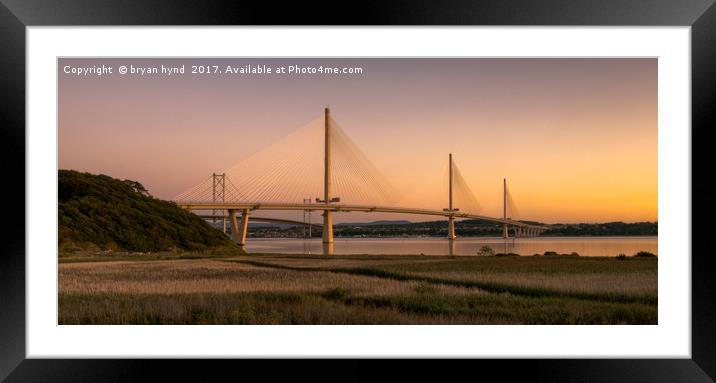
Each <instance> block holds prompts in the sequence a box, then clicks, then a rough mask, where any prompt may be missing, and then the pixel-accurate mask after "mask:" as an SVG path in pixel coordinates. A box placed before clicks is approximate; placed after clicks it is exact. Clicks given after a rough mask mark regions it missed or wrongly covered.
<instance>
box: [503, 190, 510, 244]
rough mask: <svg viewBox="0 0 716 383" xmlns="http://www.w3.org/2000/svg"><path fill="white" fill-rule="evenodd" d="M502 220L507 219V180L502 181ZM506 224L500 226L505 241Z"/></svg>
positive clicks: (507, 235) (506, 233)
mask: <svg viewBox="0 0 716 383" xmlns="http://www.w3.org/2000/svg"><path fill="white" fill-rule="evenodd" d="M502 219H505V220H506V219H507V178H503V179H502ZM507 237H509V234H508V232H507V224H506V223H505V224H503V225H502V238H505V239H507Z"/></svg>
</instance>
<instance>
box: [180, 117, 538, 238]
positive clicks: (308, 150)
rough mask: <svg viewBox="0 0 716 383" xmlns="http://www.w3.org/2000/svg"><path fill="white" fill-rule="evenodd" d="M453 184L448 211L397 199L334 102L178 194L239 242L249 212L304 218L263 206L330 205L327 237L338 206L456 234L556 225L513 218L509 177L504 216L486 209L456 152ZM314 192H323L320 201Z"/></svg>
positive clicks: (525, 233)
mask: <svg viewBox="0 0 716 383" xmlns="http://www.w3.org/2000/svg"><path fill="white" fill-rule="evenodd" d="M321 136H322V137H321ZM317 142H319V143H320V142H322V144H323V145H322V146H323V148H322V150H321V149H313V148H312V146H315V144H316V143H317ZM321 165H322V166H321ZM234 182H236V183H237V184H238V185H237V184H235V183H234ZM447 184H448V185H447V186H448V201H446V202H447V207H446V208H444V209H442V210H438V209H426V208H420V207H401V206H397V205H396V203H395V201H396V200H397V194H398V193H397V191H396V190H395V188H394V187H393V186H392V185H391V184H390V182H389V181H388V179H387V178H386V177H385V176H384V175H383V174H382V173H381V172H380V171H379V170H378V169H377V168H376V167H375V166H374V165H373V164H372V162H371V161H370V160H369V159H368V158H367V157H366V156H365V155H364V154H363V152H362V151H361V150H360V148H358V146H357V145H356V144H355V143H354V142H353V141H352V140H351V139H350V137H349V136H348V135H347V134H346V133H345V132H344V131H343V130H342V129H341V128H340V126H339V125H338V124H337V123H336V121H335V120H333V119H332V118H331V113H330V110H329V109H328V108H326V109H325V111H324V115H323V118H320V119H317V120H314V121H313V122H312V123H309V124H307V125H306V126H304V127H303V128H301V129H299V130H297V131H295V132H293V133H292V134H290V135H288V136H287V137H285V138H284V139H282V140H279V141H278V142H276V143H274V144H273V145H271V146H269V147H268V148H266V149H264V150H263V151H261V152H258V153H256V154H255V155H253V156H251V157H250V158H249V159H247V160H246V161H242V162H241V163H239V164H237V165H236V166H234V167H232V168H230V169H227V170H226V171H225V172H223V173H221V174H216V173H214V174H212V176H211V177H210V178H208V179H206V180H205V181H203V182H201V183H199V184H197V185H195V186H193V187H191V188H189V189H188V190H186V191H185V192H183V193H181V194H180V195H178V196H177V197H175V198H174V201H175V202H176V203H177V204H178V205H179V206H181V207H183V208H185V209H188V210H191V211H194V212H195V213H197V214H199V215H200V216H202V217H204V218H217V217H218V218H221V219H223V220H224V222H226V221H225V220H226V218H228V219H229V221H230V225H231V236H232V238H233V239H234V240H235V241H236V242H237V243H238V244H239V245H244V244H245V243H246V233H247V228H248V223H249V219H253V220H259V221H269V222H283V223H299V222H298V221H293V220H288V219H279V218H268V217H255V216H254V217H252V215H253V212H255V211H258V210H266V211H303V212H312V211H320V212H322V216H323V223H322V225H321V226H322V233H323V234H322V236H323V243H324V244H331V243H333V213H336V212H367V213H373V212H381V213H396V214H415V215H428V216H437V217H444V218H447V220H448V239H450V240H454V239H456V238H457V233H456V232H455V220H456V219H479V220H484V221H488V222H494V223H495V224H499V225H502V227H503V237H504V238H508V236H509V235H510V234H509V232H510V229H512V232H513V235H514V236H516V237H532V236H537V235H539V234H540V233H542V232H543V231H545V230H547V229H549V228H548V227H546V226H540V225H534V224H529V223H525V222H521V221H518V220H514V219H512V218H511V217H516V216H517V211H516V208H515V203H514V200H513V198H512V196H511V194H510V192H509V190H508V189H507V181H506V180H503V215H502V217H489V216H485V215H481V214H479V210H480V206H479V204H478V202H477V198H476V197H475V195H474V194H473V193H472V191H471V190H470V188H469V187H468V183H467V181H466V180H465V178H464V177H463V175H462V173H461V172H460V170H459V168H458V167H457V165H456V164H455V163H454V162H453V158H452V154H450V155H449V157H448V180H447ZM307 196H310V198H306V197H307ZM314 196H321V197H316V198H315V200H314V198H313V197H314ZM202 213H204V214H202ZM206 213H211V214H206ZM239 217H240V220H239Z"/></svg>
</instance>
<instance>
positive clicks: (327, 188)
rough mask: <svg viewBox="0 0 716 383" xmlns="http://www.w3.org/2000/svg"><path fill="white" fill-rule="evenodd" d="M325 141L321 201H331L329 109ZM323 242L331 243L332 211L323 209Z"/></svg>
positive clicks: (326, 116)
mask: <svg viewBox="0 0 716 383" xmlns="http://www.w3.org/2000/svg"><path fill="white" fill-rule="evenodd" d="M324 131H325V143H324V149H323V150H324V152H323V153H324V154H323V159H324V162H323V171H324V173H323V201H322V202H323V203H325V204H326V205H328V204H330V203H331V202H333V199H332V198H331V110H330V109H328V107H326V109H325V128H324ZM323 243H333V212H332V211H330V210H324V211H323Z"/></svg>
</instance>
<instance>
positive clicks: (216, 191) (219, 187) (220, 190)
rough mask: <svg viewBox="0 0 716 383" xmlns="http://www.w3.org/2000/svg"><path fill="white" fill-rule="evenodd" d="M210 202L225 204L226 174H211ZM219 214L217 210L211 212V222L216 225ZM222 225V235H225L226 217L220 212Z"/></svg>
mask: <svg viewBox="0 0 716 383" xmlns="http://www.w3.org/2000/svg"><path fill="white" fill-rule="evenodd" d="M211 200H212V201H211V202H213V203H217V202H222V203H223V202H226V173H221V174H217V173H212V174H211ZM218 212H219V210H216V209H214V210H213V211H212V214H211V215H212V216H213V219H212V222H213V223H214V224H216V215H217V213H218ZM221 216H222V220H223V224H224V234H226V217H225V214H224V212H223V211H222V212H221Z"/></svg>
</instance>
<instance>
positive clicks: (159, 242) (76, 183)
mask: <svg viewBox="0 0 716 383" xmlns="http://www.w3.org/2000/svg"><path fill="white" fill-rule="evenodd" d="M58 202H59V209H58V210H59V211H58V225H59V247H60V249H61V250H72V249H89V250H98V249H101V250H124V251H134V252H148V251H153V252H154V251H175V250H190V251H205V250H217V249H234V250H238V246H236V245H235V244H234V243H233V242H232V241H231V240H230V239H229V238H228V237H226V236H225V235H224V234H222V233H221V231H219V230H216V229H214V228H212V227H211V226H210V225H209V224H208V223H206V222H205V221H204V220H202V219H201V218H199V217H197V216H195V215H194V214H191V213H189V212H187V211H185V210H183V209H181V208H180V207H178V206H176V205H175V204H174V203H172V202H168V201H163V200H160V199H156V198H153V197H151V196H150V195H149V193H148V192H147V190H145V189H144V187H143V186H142V185H141V184H140V183H139V182H136V181H129V180H124V181H123V180H118V179H115V178H112V177H108V176H105V175H93V174H89V173H80V172H77V171H74V170H60V171H59V174H58Z"/></svg>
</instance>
